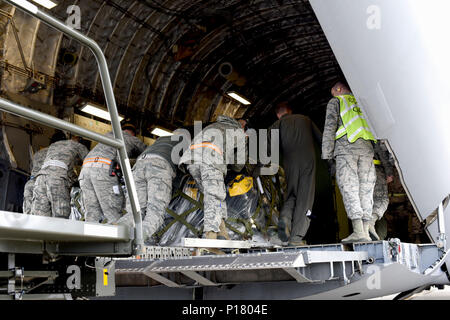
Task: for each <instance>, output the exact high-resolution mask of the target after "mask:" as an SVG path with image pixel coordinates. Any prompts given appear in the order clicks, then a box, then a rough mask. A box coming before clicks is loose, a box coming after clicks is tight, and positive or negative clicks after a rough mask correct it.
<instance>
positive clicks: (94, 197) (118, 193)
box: [78, 126, 146, 223]
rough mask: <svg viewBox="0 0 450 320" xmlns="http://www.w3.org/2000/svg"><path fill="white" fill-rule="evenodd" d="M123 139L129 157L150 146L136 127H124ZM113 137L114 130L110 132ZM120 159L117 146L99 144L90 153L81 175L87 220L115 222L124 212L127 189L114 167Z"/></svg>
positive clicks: (80, 180) (85, 160) (108, 134)
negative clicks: (123, 188) (144, 141)
mask: <svg viewBox="0 0 450 320" xmlns="http://www.w3.org/2000/svg"><path fill="white" fill-rule="evenodd" d="M122 129H123V138H124V140H125V147H126V150H127V154H128V157H131V156H132V155H133V154H136V155H139V154H141V153H142V152H143V151H144V149H145V147H146V145H145V143H143V142H142V141H141V140H139V139H138V138H137V137H136V132H135V129H134V127H131V126H126V127H125V126H123V127H122ZM106 135H107V136H110V137H113V136H114V135H113V132H109V133H107V134H106ZM117 161H118V152H117V149H116V148H114V147H110V146H107V145H105V144H102V143H99V144H97V145H96V146H95V147H94V148H93V149H92V150H91V152H89V154H88V155H87V156H86V158H85V159H84V162H83V167H82V169H81V172H80V176H79V178H78V180H79V182H80V188H81V192H82V199H83V203H84V212H85V220H86V221H89V222H101V223H115V222H117V220H119V218H120V217H121V215H122V209H123V207H124V191H123V190H122V187H121V185H120V183H119V179H118V177H117V175H114V174H112V173H111V166H113V165H114V164H115V163H116V162H117Z"/></svg>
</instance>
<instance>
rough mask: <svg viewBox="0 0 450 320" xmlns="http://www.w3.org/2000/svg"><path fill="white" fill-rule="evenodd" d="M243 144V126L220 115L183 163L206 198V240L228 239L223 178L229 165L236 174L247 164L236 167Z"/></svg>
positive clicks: (200, 134)
mask: <svg viewBox="0 0 450 320" xmlns="http://www.w3.org/2000/svg"><path fill="white" fill-rule="evenodd" d="M235 138H237V140H235ZM241 143H243V146H244V148H245V143H246V136H245V132H244V130H243V127H242V125H241V124H240V123H239V122H238V121H236V120H235V119H233V118H230V117H227V116H223V115H221V116H218V117H217V122H215V123H213V124H210V125H209V126H207V127H205V128H204V129H203V130H202V132H201V133H199V134H197V135H196V136H195V137H194V139H193V141H192V143H191V145H190V146H189V150H186V151H185V152H184V153H183V156H182V157H181V159H180V167H181V169H183V167H184V166H186V167H187V170H188V171H189V173H190V174H191V175H192V177H193V178H194V179H195V181H196V182H197V185H198V186H199V189H200V190H201V191H202V192H203V194H204V210H203V211H204V220H203V221H204V226H203V233H204V237H205V238H206V239H217V238H219V239H220V238H222V239H223V238H224V239H229V236H228V233H227V230H226V227H225V221H224V220H225V219H227V207H226V202H225V198H226V189H225V184H224V177H225V175H226V173H227V164H230V165H232V169H233V170H234V171H236V172H239V171H241V170H242V168H243V167H244V165H245V161H243V162H244V163H236V159H235V155H236V154H235V152H234V149H235V148H236V147H237V145H238V144H241ZM244 150H245V149H244ZM238 162H239V161H238Z"/></svg>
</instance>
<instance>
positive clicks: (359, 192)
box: [322, 97, 376, 221]
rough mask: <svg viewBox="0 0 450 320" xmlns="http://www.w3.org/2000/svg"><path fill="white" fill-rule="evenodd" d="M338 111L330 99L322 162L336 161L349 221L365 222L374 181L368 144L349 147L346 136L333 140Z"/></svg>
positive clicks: (338, 122)
mask: <svg viewBox="0 0 450 320" xmlns="http://www.w3.org/2000/svg"><path fill="white" fill-rule="evenodd" d="M339 109H340V106H339V99H338V98H336V97H334V98H332V99H331V100H330V101H329V102H328V105H327V113H326V119H325V126H324V130H323V138H322V159H333V158H334V159H335V160H336V182H337V184H338V186H339V190H340V191H341V194H342V199H343V201H344V206H345V211H346V212H347V216H348V217H349V219H350V220H356V219H363V220H367V221H368V220H371V219H372V207H373V189H374V187H375V181H376V174H375V165H374V163H373V156H374V151H373V146H372V142H371V141H366V140H364V139H358V140H356V141H355V142H353V143H350V142H349V141H348V139H347V135H344V136H342V137H340V138H339V139H337V140H336V139H335V136H336V131H337V129H338V128H339V127H340V126H341V125H342V119H341V116H340V114H339Z"/></svg>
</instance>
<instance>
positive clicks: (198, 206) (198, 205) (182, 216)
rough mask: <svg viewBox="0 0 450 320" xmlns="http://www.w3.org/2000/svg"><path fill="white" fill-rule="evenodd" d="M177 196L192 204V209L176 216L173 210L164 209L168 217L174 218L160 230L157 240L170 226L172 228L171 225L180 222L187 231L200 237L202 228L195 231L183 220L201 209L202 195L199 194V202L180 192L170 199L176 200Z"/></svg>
mask: <svg viewBox="0 0 450 320" xmlns="http://www.w3.org/2000/svg"><path fill="white" fill-rule="evenodd" d="M178 196H181V197H182V198H184V199H186V200H188V201H189V202H190V203H192V204H193V205H194V207H192V208H191V209H189V210H187V211H185V212H183V213H182V214H180V215H178V214H177V213H176V212H175V211H173V210H171V209H169V208H166V212H167V213H168V214H169V215H170V216H172V217H173V218H174V220H172V221H170V222H169V223H168V224H167V225H166V226H165V227H164V228H163V229H161V230H160V231H159V232H158V233H157V236H158V237H159V238H161V237H162V235H163V234H164V233H166V231H167V230H169V228H170V227H171V226H173V225H174V224H175V223H177V222H180V223H182V224H183V225H185V226H186V227H187V228H188V229H189V230H191V231H192V232H193V233H194V234H195V235H196V236H197V237H198V236H199V235H201V233H202V230H203V228H202V229H200V230H197V229H195V228H194V226H192V225H191V224H190V223H189V222H187V221H186V219H185V218H186V217H187V216H188V215H189V214H191V213H192V212H195V211H196V210H199V209H203V194H202V193H200V199H199V200H200V201H196V200H194V199H192V198H191V197H189V196H188V195H187V194H185V193H184V192H182V191H181V190H179V191H177V192H176V193H175V195H174V196H173V197H172V199H174V198H176V197H178Z"/></svg>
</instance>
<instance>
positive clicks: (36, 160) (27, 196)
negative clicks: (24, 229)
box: [23, 141, 56, 214]
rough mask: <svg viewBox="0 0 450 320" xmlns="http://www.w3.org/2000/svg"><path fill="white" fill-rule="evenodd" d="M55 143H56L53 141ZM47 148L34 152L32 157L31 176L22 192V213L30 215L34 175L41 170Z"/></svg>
mask: <svg viewBox="0 0 450 320" xmlns="http://www.w3.org/2000/svg"><path fill="white" fill-rule="evenodd" d="M55 142H56V141H55ZM47 150H48V148H43V149H41V150H39V151H38V152H36V153H35V154H34V156H33V160H32V162H31V174H30V179H29V180H28V181H27V183H26V184H25V187H24V190H23V213H25V214H30V213H31V203H32V200H33V189H34V183H35V182H36V175H37V173H38V172H39V170H41V167H42V164H43V163H44V160H45V156H46V155H47Z"/></svg>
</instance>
